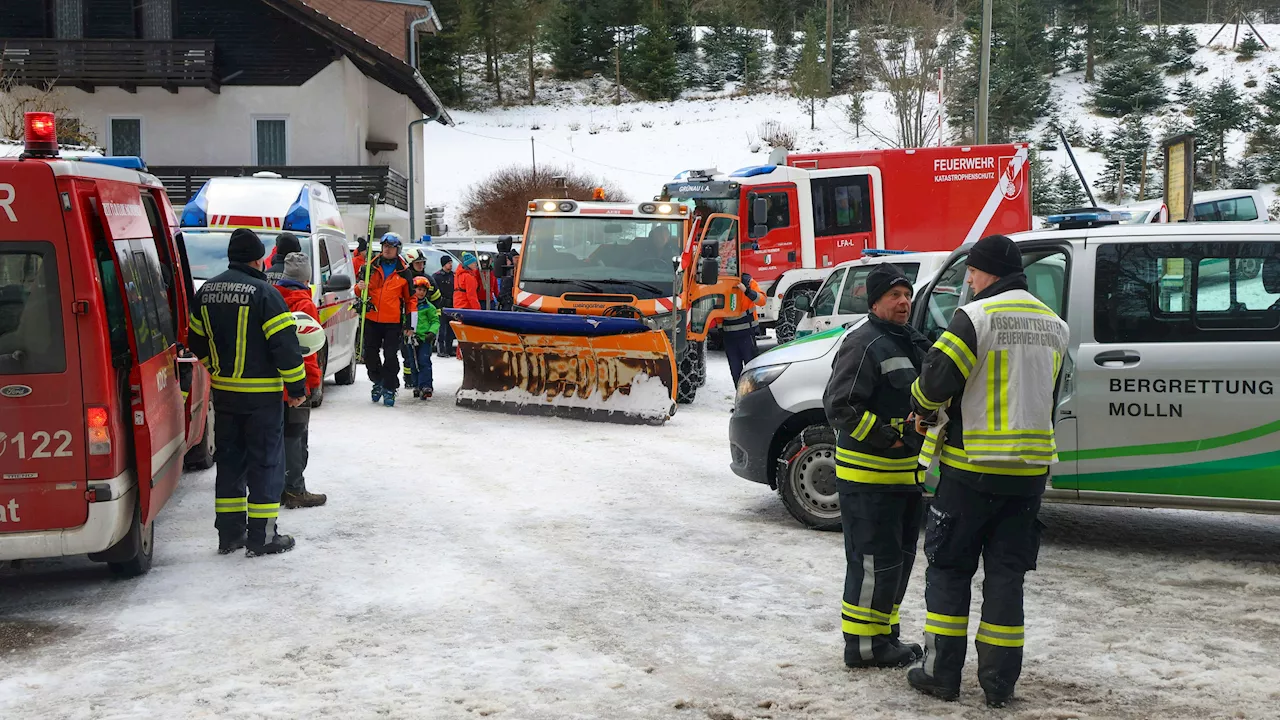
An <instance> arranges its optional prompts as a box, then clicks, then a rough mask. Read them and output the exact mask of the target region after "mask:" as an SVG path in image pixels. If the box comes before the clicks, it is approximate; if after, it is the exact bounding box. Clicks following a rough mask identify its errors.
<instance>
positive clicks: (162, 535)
mask: <svg viewBox="0 0 1280 720" xmlns="http://www.w3.org/2000/svg"><path fill="white" fill-rule="evenodd" d="M436 368H437V375H436V377H437V385H436V389H437V393H438V394H437V397H436V398H435V399H434V400H432V401H430V402H428V403H426V404H415V403H413V402H412V401H411V399H408V398H405V397H403V396H402V399H401V405H400V406H399V407H396V408H394V409H386V408H383V407H381V406H374V405H371V404H370V403H369V398H368V392H367V389H368V385H367V383H365V381H364V380H363V379H362V380H361V381H360V383H358V384H357V385H355V386H353V387H333V386H330V387H329V388H328V391H329V392H328V393H327V400H326V402H325V405H324V408H323V409H321V410H318V411H316V412H315V413H314V414H313V416H312V417H313V421H312V436H311V437H312V448H311V450H312V465H311V471H310V473H309V476H310V484H311V486H312V488H313V489H315V490H318V491H322V492H328V493H329V494H330V501H329V504H328V506H326V507H324V508H319V509H314V510H294V511H285V512H284V514H283V517H282V519H281V523H282V526H283V528H284V529H285V531H287V532H290V533H293V534H294V535H295V536H296V537H297V538H298V548H297V549H296V550H295V551H294V552H292V553H289V554H287V555H283V556H279V557H271V558H262V559H256V560H248V559H246V558H244V557H243V556H241V555H234V556H228V557H220V556H218V555H217V554H216V552H215V542H216V538H215V534H214V531H213V527H212V524H213V473H212V472H206V473H201V474H198V475H188V476H187V477H186V478H185V479H184V484H183V485H182V487H181V489H180V490H179V493H178V495H177V496H176V497H175V499H174V501H173V502H172V503H171V504H170V505H169V506H168V507H167V508H166V510H165V512H164V514H163V515H162V516H161V520H160V525H159V527H158V530H157V543H158V549H157V557H156V565H155V569H154V570H152V572H151V574H150V575H148V576H146V577H144V578H141V579H138V580H133V581H125V582H122V581H115V580H112V579H111V578H110V577H109V575H108V573H107V570H106V568H104V567H102V566H98V565H94V564H91V563H89V562H88V561H86V560H83V559H72V560H65V561H59V562H45V563H30V564H28V565H26V566H25V567H23V568H22V569H20V570H17V571H12V570H6V571H4V572H3V573H0V718H6V719H7V718H14V719H15V720H19V719H20V720H28V719H32V718H42V719H43V718H142V717H159V718H166V720H175V719H178V718H366V717H369V718H379V717H389V718H431V719H435V718H474V717H493V718H530V719H539V718H546V719H548V720H550V719H555V720H562V719H565V718H611V719H612V718H690V719H699V720H702V719H705V718H712V719H714V720H727V719H730V718H744V719H745V718H780V719H781V718H830V719H832V720H836V719H841V720H844V719H851V718H922V717H942V718H986V717H1002V718H1019V719H1021V718H1057V719H1062V718H1075V717H1080V718H1086V717H1087V718H1211V717H1229V718H1275V717H1280V564H1278V562H1280V560H1278V556H1280V519H1277V518H1272V517H1259V516H1246V515H1225V514H1197V513H1190V512H1165V511H1161V512H1156V511H1140V510H1117V509H1100V508H1085V507H1049V508H1047V509H1046V510H1045V511H1044V513H1043V518H1044V520H1045V521H1046V522H1047V523H1048V526H1049V531H1048V533H1047V536H1046V538H1045V543H1044V549H1043V551H1042V553H1041V559H1040V570H1039V572H1036V573H1033V574H1032V575H1031V576H1029V578H1028V583H1027V593H1028V597H1027V604H1028V619H1027V635H1028V639H1027V662H1026V670H1025V672H1024V674H1023V679H1022V682H1021V684H1020V685H1019V686H1018V694H1019V696H1020V697H1021V698H1022V699H1021V700H1020V701H1019V702H1018V703H1017V704H1016V705H1014V706H1013V707H1012V708H1011V709H1010V710H1008V711H1004V712H1000V713H996V712H991V711H988V710H986V709H985V707H983V706H982V695H981V691H980V690H979V689H978V686H977V681H976V679H975V678H974V675H973V655H974V654H973V652H972V651H970V653H969V660H970V665H969V667H968V668H967V670H966V672H967V675H966V680H965V687H964V694H963V696H962V698H961V701H960V702H959V703H958V704H946V703H941V702H937V701H934V700H930V699H927V698H924V697H921V696H918V695H916V694H915V693H914V692H912V691H911V690H909V689H908V688H907V686H906V682H905V680H904V679H903V673H902V671H897V670H883V671H858V672H852V671H849V670H846V669H845V668H844V667H843V665H842V664H841V653H840V651H841V636H840V631H839V617H840V611H839V608H840V588H841V584H842V577H843V557H842V546H841V540H840V536H839V535H838V534H835V533H819V532H812V531H807V530H804V529H802V528H800V527H799V526H798V525H797V524H796V523H795V522H794V521H793V520H792V519H791V518H790V517H789V516H788V515H787V513H786V512H785V511H784V510H783V508H782V505H781V504H780V503H779V501H778V500H777V498H776V496H775V495H774V494H773V493H772V492H770V491H769V490H768V489H767V488H765V487H763V486H759V485H754V484H751V483H748V482H746V481H744V480H741V479H739V478H737V477H735V476H734V475H732V474H731V473H730V472H729V470H728V468H727V464H728V450H727V447H726V434H727V425H728V420H729V412H728V410H729V407H730V404H731V400H730V383H729V378H728V371H727V369H726V367H725V361H724V357H723V355H720V354H713V355H712V357H711V369H712V373H711V379H710V381H709V384H708V386H707V387H706V388H704V389H703V391H702V392H701V393H700V394H699V397H698V400H697V403H696V404H695V405H694V406H693V407H692V408H682V409H681V411H680V412H679V414H678V415H676V417H675V418H674V420H673V421H672V422H670V423H669V424H667V425H666V426H664V427H661V428H654V427H645V426H641V427H628V426H618V425H603V424H587V423H582V422H573V421H566V420H558V419H549V418H520V417H509V416H502V415H494V414H485V413H478V412H474V411H465V410H462V409H459V408H455V407H454V406H453V405H452V402H451V394H452V392H453V390H454V389H455V388H456V387H457V385H458V382H459V379H460V375H461V372H460V367H459V364H458V363H457V362H456V361H453V360H449V361H437V364H436ZM362 375H363V373H362ZM923 587H924V583H923V563H921V564H920V565H918V566H917V570H916V573H915V578H914V581H913V584H912V586H911V590H910V593H909V595H908V598H907V602H906V604H905V606H904V607H903V612H902V614H903V623H904V627H905V629H906V632H907V634H908V636H910V637H912V638H915V637H918V636H919V635H920V632H921V625H922V619H923V615H924V608H923V605H922V592H923ZM976 597H977V594H976V593H975V598H976ZM977 612H978V609H977V604H976V600H975V606H974V613H975V616H976V614H977Z"/></svg>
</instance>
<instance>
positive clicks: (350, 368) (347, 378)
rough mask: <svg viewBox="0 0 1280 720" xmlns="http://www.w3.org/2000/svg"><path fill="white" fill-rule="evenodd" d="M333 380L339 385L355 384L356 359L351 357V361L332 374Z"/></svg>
mask: <svg viewBox="0 0 1280 720" xmlns="http://www.w3.org/2000/svg"><path fill="white" fill-rule="evenodd" d="M333 381H334V382H336V383H338V384H339V385H355V384H356V361H355V358H352V359H351V363H350V364H348V365H347V366H346V367H344V368H342V369H341V370H339V371H338V372H337V374H335V375H334V376H333Z"/></svg>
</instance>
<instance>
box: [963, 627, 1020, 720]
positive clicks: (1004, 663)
mask: <svg viewBox="0 0 1280 720" xmlns="http://www.w3.org/2000/svg"><path fill="white" fill-rule="evenodd" d="M974 646H975V647H977V649H978V683H979V684H981V685H982V690H983V692H985V693H986V694H987V707H992V708H1002V707H1004V706H1006V705H1008V704H1009V701H1010V700H1012V699H1013V688H1014V686H1015V685H1017V683H1018V677H1019V676H1020V675H1021V674H1022V648H1020V647H1002V646H999V645H988V644H987V643H982V642H980V643H974Z"/></svg>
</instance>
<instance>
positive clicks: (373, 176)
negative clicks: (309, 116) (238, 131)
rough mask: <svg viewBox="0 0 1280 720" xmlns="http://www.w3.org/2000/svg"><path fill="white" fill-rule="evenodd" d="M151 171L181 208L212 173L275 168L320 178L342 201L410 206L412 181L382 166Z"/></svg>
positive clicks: (210, 167) (279, 171)
mask: <svg viewBox="0 0 1280 720" xmlns="http://www.w3.org/2000/svg"><path fill="white" fill-rule="evenodd" d="M150 171H151V174H153V175H155V176H156V177H158V178H160V181H161V182H163V183H164V187H165V190H167V191H168V193H169V201H170V202H172V203H173V204H174V206H175V207H178V208H181V207H182V206H183V205H184V204H186V203H187V201H189V200H190V199H191V198H192V197H194V196H195V194H196V193H197V192H199V191H200V188H201V187H202V186H203V185H204V183H205V181H206V180H208V179H209V178H211V177H250V176H252V175H253V174H254V173H258V172H264V171H265V172H273V173H276V174H278V175H280V176H282V177H286V178H290V179H293V180H310V181H312V182H321V183H324V184H325V185H327V186H328V187H329V189H330V190H332V191H333V195H334V197H335V199H337V201H338V203H339V204H341V205H367V204H368V203H369V196H370V195H373V194H375V193H376V194H377V195H378V196H379V197H380V198H381V201H380V203H381V204H383V205H390V206H391V207H396V208H400V209H401V210H407V209H409V181H408V180H407V179H406V178H405V176H404V175H401V174H400V173H398V172H396V171H395V170H392V169H391V168H389V167H383V166H377V165H373V166H368V165H366V166H355V165H333V166H327V165H321V166H292V167H257V166H248V167H235V166H225V165H221V166H219V165H205V166H170V167H160V166H152V167H151V168H150Z"/></svg>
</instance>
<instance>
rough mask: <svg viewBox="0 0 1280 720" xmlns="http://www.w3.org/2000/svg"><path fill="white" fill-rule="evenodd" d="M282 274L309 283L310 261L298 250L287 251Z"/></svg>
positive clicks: (287, 277) (293, 279)
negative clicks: (293, 251)
mask: <svg viewBox="0 0 1280 720" xmlns="http://www.w3.org/2000/svg"><path fill="white" fill-rule="evenodd" d="M284 276H285V279H288V280H292V281H294V282H300V283H302V284H303V285H310V284H311V261H310V260H308V259H307V256H306V255H303V254H302V253H300V252H295V253H289V254H288V255H286V256H285V257H284Z"/></svg>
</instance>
